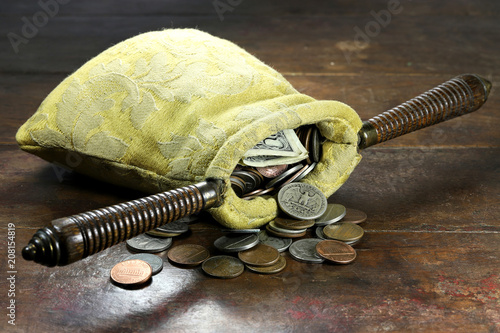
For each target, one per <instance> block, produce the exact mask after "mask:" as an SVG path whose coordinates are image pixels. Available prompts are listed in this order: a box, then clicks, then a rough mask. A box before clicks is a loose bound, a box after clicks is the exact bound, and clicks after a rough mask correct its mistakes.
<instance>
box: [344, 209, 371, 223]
mask: <svg viewBox="0 0 500 333" xmlns="http://www.w3.org/2000/svg"><path fill="white" fill-rule="evenodd" d="M366 219H367V216H366V213H365V212H362V211H360V210H357V209H352V208H346V213H345V216H344V217H343V218H342V222H349V223H354V224H359V223H363V222H365V221H366Z"/></svg>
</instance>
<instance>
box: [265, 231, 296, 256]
mask: <svg viewBox="0 0 500 333" xmlns="http://www.w3.org/2000/svg"><path fill="white" fill-rule="evenodd" d="M259 242H260V243H262V244H266V245H269V246H272V247H274V248H275V249H276V250H278V251H279V252H284V251H286V250H287V249H288V248H289V247H290V245H291V244H292V240H291V239H290V238H281V237H273V236H269V235H268V234H267V232H266V231H265V230H262V231H261V232H259Z"/></svg>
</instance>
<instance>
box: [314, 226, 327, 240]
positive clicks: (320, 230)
mask: <svg viewBox="0 0 500 333" xmlns="http://www.w3.org/2000/svg"><path fill="white" fill-rule="evenodd" d="M323 228H324V227H316V230H315V232H316V237H318V238H320V239H328V238H326V237H325V234H324V233H323Z"/></svg>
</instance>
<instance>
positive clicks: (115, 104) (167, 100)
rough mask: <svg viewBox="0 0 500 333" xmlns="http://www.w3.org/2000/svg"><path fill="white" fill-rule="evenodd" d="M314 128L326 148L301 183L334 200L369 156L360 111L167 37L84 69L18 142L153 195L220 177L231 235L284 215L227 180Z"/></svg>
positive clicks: (155, 36)
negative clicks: (265, 146) (251, 155)
mask: <svg viewBox="0 0 500 333" xmlns="http://www.w3.org/2000/svg"><path fill="white" fill-rule="evenodd" d="M309 124H315V125H316V126H317V127H318V128H319V130H320V132H321V134H322V135H323V136H324V137H325V139H326V141H325V143H324V144H323V146H322V158H321V161H320V162H319V163H318V165H317V166H316V168H315V170H314V171H313V172H312V173H310V174H309V175H308V176H307V177H306V178H304V179H303V180H302V181H304V182H307V183H310V184H312V185H314V186H316V187H318V188H319V189H320V190H321V191H322V192H323V193H324V194H325V195H326V196H330V195H331V194H332V193H333V192H334V191H336V190H337V189H338V188H339V187H340V186H341V185H342V184H343V183H344V182H345V181H346V179H347V178H348V177H349V175H350V173H351V172H352V170H353V169H354V168H355V166H356V165H357V163H358V162H359V160H360V158H361V157H360V155H359V154H358V152H357V140H358V136H357V133H358V131H359V129H360V128H361V120H360V119H359V117H358V115H357V114H356V112H354V111H353V110H352V109H351V108H350V107H349V106H347V105H345V104H343V103H340V102H337V101H317V100H315V99H313V98H311V97H309V96H306V95H304V94H301V93H299V92H297V90H295V89H294V88H293V87H292V86H291V84H290V83H288V81H286V80H285V79H284V78H283V76H282V75H280V74H279V73H278V72H276V71H275V70H273V69H272V68H270V67H269V66H267V65H265V64H264V63H262V62H261V61H259V60H258V59H257V58H255V57H254V56H252V55H250V54H249V53H247V52H246V51H245V50H243V49H241V48H240V47H238V46H236V45H235V44H233V43H231V42H229V41H226V40H223V39H220V38H217V37H214V36H211V35H209V34H207V33H204V32H201V31H198V30H193V29H167V30H163V31H155V32H149V33H144V34H141V35H138V36H136V37H133V38H130V39H128V40H125V41H123V42H121V43H119V44H117V45H115V46H113V47H111V48H109V49H107V50H106V51H104V52H102V53H101V54H99V55H98V56H96V57H95V58H93V59H91V60H90V61H88V62H87V63H86V64H84V65H83V66H82V67H81V68H79V69H78V70H77V71H76V72H75V73H73V74H72V75H70V76H69V77H68V78H66V79H65V80H64V81H63V82H61V83H60V84H59V85H58V86H57V87H56V88H55V89H54V90H53V91H52V92H51V93H50V94H49V95H48V96H47V98H46V99H45V100H44V101H43V103H42V104H41V105H40V107H39V109H38V110H37V111H36V113H35V114H34V115H33V116H32V117H31V118H30V119H29V120H28V121H27V122H26V123H25V124H24V125H23V126H22V127H21V128H20V129H19V131H18V133H17V135H16V139H17V142H18V143H19V145H20V147H21V149H23V150H25V151H27V152H30V153H32V154H35V155H38V156H40V157H41V158H43V159H45V160H47V161H49V162H53V163H58V164H62V165H65V166H67V167H70V168H72V169H74V170H75V171H77V172H80V173H82V174H86V175H89V176H91V177H94V178H97V179H101V180H104V181H107V182H111V183H114V184H120V185H123V186H127V187H131V188H135V189H139V190H143V191H145V192H148V193H156V192H160V191H165V190H169V189H172V188H176V187H180V186H186V185H189V184H194V183H197V182H200V181H203V180H205V179H209V178H217V179H222V180H224V181H225V184H226V188H225V191H224V194H223V203H222V205H221V206H219V207H217V208H212V209H210V213H211V214H212V215H213V216H214V218H215V219H216V220H217V221H219V222H220V223H221V224H222V225H224V226H226V227H230V228H255V227H259V226H261V225H263V224H265V223H267V222H269V221H270V220H272V219H273V218H274V217H275V216H276V215H277V213H278V206H277V202H276V198H275V197H273V196H263V197H258V198H256V199H253V200H243V199H240V198H239V197H237V196H236V194H235V193H234V192H233V190H232V188H231V186H230V182H229V176H230V174H231V172H232V171H233V169H234V168H235V166H236V164H237V163H238V161H239V160H240V159H241V157H242V156H243V154H244V153H245V152H246V151H247V150H249V149H250V148H252V147H253V146H254V145H255V144H257V143H258V142H259V141H261V140H263V139H264V138H266V137H268V136H269V135H271V134H275V133H277V132H278V131H280V130H282V129H288V128H289V129H295V128H297V127H299V126H302V125H309ZM75 154H76V155H75ZM75 156H77V157H78V158H75ZM75 161H78V162H77V163H75Z"/></svg>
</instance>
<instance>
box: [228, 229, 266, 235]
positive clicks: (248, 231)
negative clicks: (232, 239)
mask: <svg viewBox="0 0 500 333" xmlns="http://www.w3.org/2000/svg"><path fill="white" fill-rule="evenodd" d="M221 231H222V232H231V233H234V234H255V233H258V232H260V229H221Z"/></svg>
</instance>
